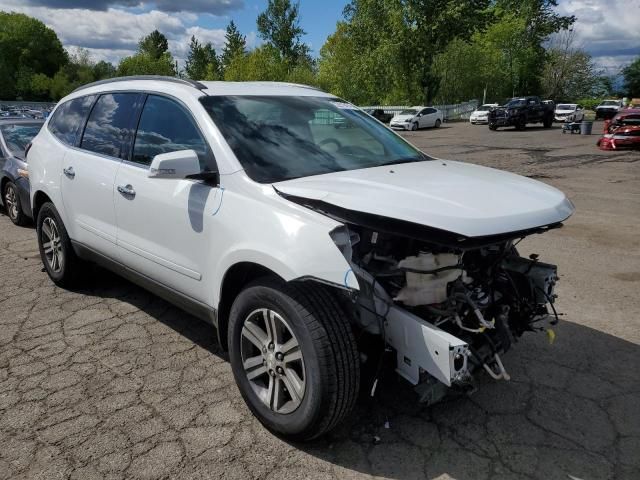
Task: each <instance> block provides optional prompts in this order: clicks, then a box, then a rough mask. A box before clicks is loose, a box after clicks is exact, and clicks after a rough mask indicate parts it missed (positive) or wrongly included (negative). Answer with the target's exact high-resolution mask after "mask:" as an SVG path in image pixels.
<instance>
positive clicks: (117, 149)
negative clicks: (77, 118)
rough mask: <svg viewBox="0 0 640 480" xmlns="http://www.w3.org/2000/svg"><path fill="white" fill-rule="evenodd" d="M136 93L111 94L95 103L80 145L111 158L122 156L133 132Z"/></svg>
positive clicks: (101, 97)
mask: <svg viewBox="0 0 640 480" xmlns="http://www.w3.org/2000/svg"><path fill="white" fill-rule="evenodd" d="M137 98H138V94H137V93H109V94H106V95H102V96H100V98H99V99H98V101H97V102H96V104H95V106H94V107H93V110H92V111H91V115H89V121H88V122H87V126H86V128H85V130H84V135H83V136H82V143H81V145H80V148H82V149H85V150H90V151H92V152H96V153H101V154H103V155H108V156H110V157H120V158H124V156H123V153H124V152H123V145H124V143H125V142H126V140H127V137H128V135H129V133H130V132H131V123H132V116H133V112H134V108H135V103H136V100H137Z"/></svg>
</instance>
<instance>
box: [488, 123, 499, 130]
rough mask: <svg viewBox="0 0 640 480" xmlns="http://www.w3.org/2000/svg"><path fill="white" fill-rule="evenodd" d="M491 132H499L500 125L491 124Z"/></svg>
mask: <svg viewBox="0 0 640 480" xmlns="http://www.w3.org/2000/svg"><path fill="white" fill-rule="evenodd" d="M489 130H493V131H494V132H495V131H496V130H498V125H496V124H495V123H489Z"/></svg>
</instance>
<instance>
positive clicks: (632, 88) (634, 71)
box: [622, 57, 640, 98]
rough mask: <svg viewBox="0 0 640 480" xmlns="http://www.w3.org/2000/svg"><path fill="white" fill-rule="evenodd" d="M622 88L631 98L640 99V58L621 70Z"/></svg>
mask: <svg viewBox="0 0 640 480" xmlns="http://www.w3.org/2000/svg"><path fill="white" fill-rule="evenodd" d="M622 76H623V77H624V88H625V89H626V90H627V95H629V96H630V97H631V98H636V97H640V57H638V58H636V59H635V60H634V61H633V62H632V63H631V64H629V65H628V66H627V67H625V68H624V69H623V70H622Z"/></svg>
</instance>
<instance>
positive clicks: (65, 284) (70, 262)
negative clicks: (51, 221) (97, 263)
mask: <svg viewBox="0 0 640 480" xmlns="http://www.w3.org/2000/svg"><path fill="white" fill-rule="evenodd" d="M47 212H50V213H51V214H52V215H53V216H54V217H55V220H56V225H57V226H58V233H59V234H60V238H61V239H62V242H63V244H64V247H65V267H64V274H63V276H62V277H61V278H59V279H55V278H53V277H52V276H51V275H49V277H50V278H51V280H52V281H53V282H54V283H55V284H56V285H57V286H59V287H62V288H69V287H73V286H75V285H76V284H77V283H78V281H79V279H80V274H81V272H82V262H81V260H80V259H79V258H78V257H77V256H76V254H75V251H74V250H73V245H71V238H70V237H69V234H68V233H67V229H66V227H65V226H64V223H63V222H62V218H60V214H59V213H58V210H57V209H56V207H55V205H54V204H53V203H51V202H47V203H45V204H44V205H42V207H41V208H40V211H39V212H38V218H37V221H36V232H37V235H38V249H39V250H40V256H41V258H42V263H43V265H44V266H45V270H47V272H48V271H49V269H48V266H47V265H46V260H45V257H44V252H43V250H42V245H41V241H40V238H41V237H40V235H41V232H40V228H41V225H42V222H41V221H40V218H41V217H44V216H45V215H47Z"/></svg>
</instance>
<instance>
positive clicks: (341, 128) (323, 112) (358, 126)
mask: <svg viewBox="0 0 640 480" xmlns="http://www.w3.org/2000/svg"><path fill="white" fill-rule="evenodd" d="M200 101H201V102H202V104H203V105H204V107H205V109H206V110H207V112H208V113H209V115H210V116H211V118H212V119H213V121H214V122H215V124H216V125H217V126H218V128H219V129H220V132H221V133H222V135H223V136H224V137H225V140H226V141H227V143H228V144H229V146H230V147H231V149H232V150H233V152H234V153H235V155H236V157H237V158H238V160H239V161H240V163H241V164H242V167H243V168H244V169H245V171H246V172H247V175H249V177H251V179H253V180H254V181H256V182H260V183H273V182H279V181H283V180H289V179H292V178H299V177H307V176H310V175H320V174H323V173H332V172H339V171H344V170H355V169H359V168H370V167H377V166H381V165H391V164H394V163H406V162H419V161H423V160H430V158H429V157H427V156H426V155H424V154H423V153H421V152H420V151H419V150H417V149H416V148H414V147H412V146H411V145H410V144H408V143H407V142H406V141H405V140H403V139H402V138H401V137H399V136H398V135H396V134H395V133H393V132H391V131H390V130H389V129H388V128H387V127H385V126H384V125H382V124H381V123H379V122H378V121H377V120H375V119H374V118H372V117H370V116H369V115H367V114H366V113H364V112H362V111H360V110H357V109H355V107H353V106H352V105H350V104H347V103H344V102H342V101H340V100H339V99H336V98H327V97H293V96H264V97H263V96H211V97H203V98H201V99H200Z"/></svg>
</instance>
